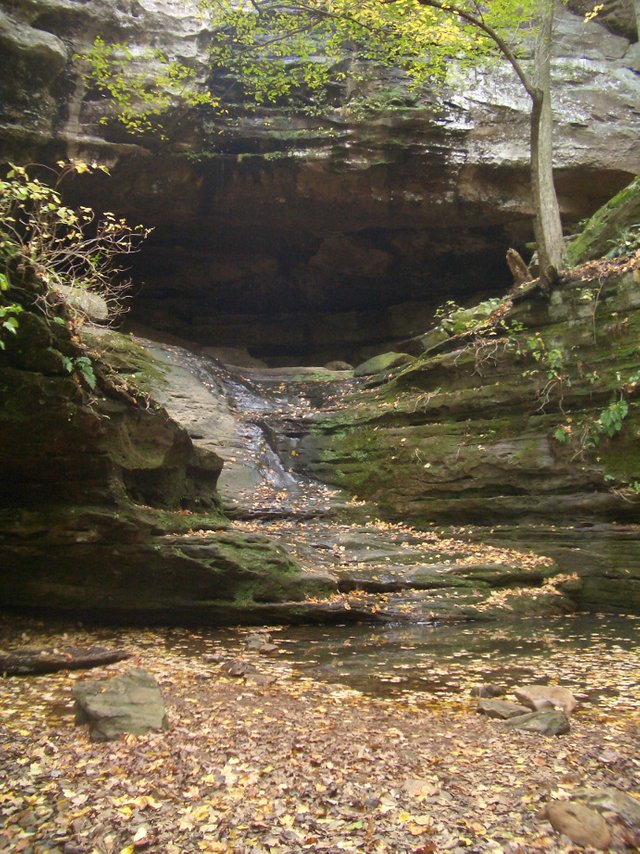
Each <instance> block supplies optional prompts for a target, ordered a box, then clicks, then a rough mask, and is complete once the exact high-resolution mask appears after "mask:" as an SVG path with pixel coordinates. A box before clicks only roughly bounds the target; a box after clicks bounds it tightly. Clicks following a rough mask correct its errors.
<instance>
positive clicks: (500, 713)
mask: <svg viewBox="0 0 640 854" xmlns="http://www.w3.org/2000/svg"><path fill="white" fill-rule="evenodd" d="M477 710H478V712H479V713H480V714H481V715H486V716H487V717H488V718H498V720H501V721H506V720H510V719H511V718H517V717H518V716H519V715H528V714H529V709H528V708H527V707H526V706H519V705H518V704H517V703H510V702H509V701H508V700H490V699H483V700H480V701H479V703H478V709H477Z"/></svg>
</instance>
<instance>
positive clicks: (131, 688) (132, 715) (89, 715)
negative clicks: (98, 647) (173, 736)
mask: <svg viewBox="0 0 640 854" xmlns="http://www.w3.org/2000/svg"><path fill="white" fill-rule="evenodd" d="M73 696H74V698H75V713H76V724H77V725H80V724H86V723H88V724H89V732H90V735H91V738H92V739H93V740H94V741H111V740H112V739H115V738H118V737H119V736H120V735H121V734H122V733H133V735H143V734H144V733H145V732H148V731H149V730H153V729H167V728H168V725H169V724H168V721H167V716H166V713H165V708H164V701H163V699H162V694H161V693H160V688H159V687H158V683H157V682H156V681H155V679H154V678H153V676H152V675H151V674H150V673H149V672H148V671H146V670H143V669H142V668H140V667H135V668H133V669H131V670H128V671H127V672H126V673H123V674H122V675H121V676H114V677H113V678H112V679H95V680H89V679H86V680H81V681H79V682H76V684H75V685H74V686H73Z"/></svg>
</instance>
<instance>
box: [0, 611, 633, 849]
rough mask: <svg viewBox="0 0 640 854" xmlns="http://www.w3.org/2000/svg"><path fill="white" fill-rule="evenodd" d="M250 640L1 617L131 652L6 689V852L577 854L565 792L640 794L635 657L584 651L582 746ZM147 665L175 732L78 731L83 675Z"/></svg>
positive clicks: (0, 631) (13, 681) (461, 701)
mask: <svg viewBox="0 0 640 854" xmlns="http://www.w3.org/2000/svg"><path fill="white" fill-rule="evenodd" d="M249 634H250V631H249V630H237V631H227V632H224V633H216V634H213V635H207V634H203V633H199V632H197V631H189V630H166V629H164V630H141V629H140V630H126V631H113V630H109V631H107V630H99V631H98V630H92V631H88V630H84V629H81V628H80V629H73V630H71V629H66V630H63V629H57V630H55V631H54V630H53V629H48V628H46V627H44V626H41V625H37V624H35V623H33V622H27V621H20V622H18V621H16V620H15V619H10V620H9V619H7V620H5V622H4V623H3V624H1V625H0V636H1V644H0V645H2V646H9V645H10V644H11V643H13V644H14V646H24V645H26V644H32V645H35V646H42V647H47V648H55V647H56V645H58V646H59V645H62V644H74V645H77V646H83V645H84V646H90V645H92V644H93V643H96V642H98V643H101V644H105V643H111V644H113V645H120V646H124V647H126V648H127V649H128V650H129V651H130V652H131V653H132V655H133V657H132V659H130V660H129V661H123V662H119V663H117V664H113V665H109V666H108V667H104V668H101V669H100V670H93V671H90V672H87V673H84V674H83V673H57V674H52V675H46V676H38V677H8V678H4V679H2V680H0V699H1V705H0V715H1V723H2V730H1V738H2V742H3V743H2V756H1V759H0V815H1V817H2V827H1V830H0V850H2V851H11V852H34V854H35V852H65V854H74V852H76V854H80V852H100V854H103V852H118V854H120V852H126V854H132V852H135V851H147V852H154V854H155V852H166V854H183V852H184V854H188V852H234V854H236V852H237V854H249V853H250V852H273V854H276V852H277V854H280V853H282V854H284V852H302V851H312V852H313V851H322V852H340V851H362V852H413V853H414V854H428V852H439V851H453V852H468V854H472V852H478V854H485V852H507V853H508V854H535V852H546V851H552V852H571V851H578V850H585V849H579V848H577V847H576V846H572V845H571V844H570V843H569V841H568V840H567V839H566V838H564V837H559V836H558V835H557V834H556V833H555V832H554V831H553V829H552V827H551V825H550V824H549V823H548V822H547V821H546V819H545V818H544V817H542V815H541V809H542V808H543V807H544V804H545V803H546V802H547V801H548V800H549V798H550V797H552V796H553V797H555V798H567V797H570V796H571V794H572V792H574V791H575V790H576V789H579V788H581V787H583V786H585V785H589V786H596V787H600V786H613V787H615V788H617V789H619V790H621V791H625V792H628V793H630V794H632V795H633V794H634V793H635V794H636V796H637V795H638V784H639V781H638V774H639V772H640V760H639V759H638V750H637V746H638V712H637V709H638V703H639V701H640V700H639V698H638V684H637V677H638V657H637V655H635V656H634V655H633V654H632V653H630V652H629V649H628V648H623V647H622V646H620V647H616V646H615V645H613V646H609V647H608V648H607V649H604V648H602V649H601V651H600V653H598V654H595V653H594V654H592V655H590V656H587V657H586V659H585V662H584V665H585V667H584V668H583V670H584V672H585V673H587V675H588V676H589V679H590V680H591V682H592V684H593V685H596V686H599V687H600V688H601V689H602V690H601V693H600V696H599V699H598V702H597V703H593V704H585V705H584V707H583V708H582V709H581V710H579V711H578V712H577V713H576V714H575V715H574V716H573V717H572V729H571V732H570V733H569V734H568V735H566V736H563V737H556V738H543V737H540V736H534V735H531V734H527V733H518V732H513V731H510V732H507V731H505V730H503V729H502V728H501V725H500V724H499V723H498V722H495V721H490V720H488V719H485V718H482V717H480V716H478V715H477V714H476V713H475V701H474V700H472V699H471V698H470V696H469V694H468V692H467V691H466V690H465V691H459V692H457V693H456V692H452V693H451V694H445V695H438V697H437V698H436V697H434V696H429V695H426V694H416V693H407V694H406V695H400V696H397V697H392V698H386V699H385V698H379V697H373V696H371V695H368V694H364V693H360V692H358V691H355V690H352V689H349V688H347V687H345V686H341V685H336V684H333V685H331V684H327V683H325V682H322V681H319V680H317V679H316V678H314V677H309V676H306V675H304V676H303V675H301V674H300V672H299V671H297V670H295V669H293V668H292V667H291V666H290V665H289V664H287V663H286V662H285V661H284V658H283V656H282V655H279V654H278V652H277V651H276V652H275V653H271V654H270V655H265V654H262V653H261V652H259V651H258V650H257V649H252V648H251V647H250V646H247V645H246V644H245V640H246V639H247V636H248V635H249ZM276 646H278V644H277V637H276ZM230 660H232V661H233V664H234V667H232V668H229V661H230ZM134 665H137V666H142V667H145V668H147V669H148V670H149V671H150V672H151V673H152V674H153V675H154V676H155V677H156V679H157V680H158V682H159V683H160V686H161V688H162V692H163V695H164V698H165V702H166V705H167V713H168V716H169V721H170V728H169V730H168V731H167V732H159V733H150V734H147V735H145V736H141V737H137V738H136V737H133V736H125V737H122V738H121V739H120V740H119V741H115V742H109V743H95V742H91V741H90V740H89V737H88V734H87V732H86V729H85V728H84V727H82V728H76V727H75V726H74V724H73V716H72V708H71V706H72V703H71V688H72V685H73V682H74V681H75V680H76V679H79V678H99V677H103V676H108V675H110V674H116V673H121V672H124V671H125V670H126V669H127V668H128V667H130V666H134ZM571 666H572V665H571V662H570V661H569V660H567V665H566V672H567V674H568V673H570V672H572V670H571ZM558 667H559V668H560V671H561V669H562V668H561V665H558ZM230 669H231V670H234V671H235V672H240V673H242V674H243V675H240V676H231V675H229V670H230ZM556 672H557V675H558V677H559V681H563V680H562V675H563V674H562V672H558V671H557V670H556ZM564 684H568V687H574V686H573V685H572V683H571V681H570V680H569V682H568V683H567V680H564ZM606 686H611V687H612V688H613V687H616V688H619V689H620V690H611V691H609V692H607V691H606V690H605V688H606ZM609 820H610V823H611V827H612V831H613V839H614V847H613V849H612V850H614V851H632V850H637V847H636V846H637V843H638V837H637V836H634V832H633V831H632V830H631V829H630V828H628V827H625V826H624V825H623V824H622V823H621V822H620V821H616V820H614V819H613V818H612V817H610V818H609Z"/></svg>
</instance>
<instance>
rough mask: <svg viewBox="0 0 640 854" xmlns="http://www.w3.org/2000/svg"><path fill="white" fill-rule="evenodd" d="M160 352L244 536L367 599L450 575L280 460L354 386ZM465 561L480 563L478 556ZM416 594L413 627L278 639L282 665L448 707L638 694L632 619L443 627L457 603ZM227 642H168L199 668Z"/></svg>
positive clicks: (239, 640) (407, 536)
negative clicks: (506, 694)
mask: <svg viewBox="0 0 640 854" xmlns="http://www.w3.org/2000/svg"><path fill="white" fill-rule="evenodd" d="M145 344H147V346H148V345H149V342H145ZM152 346H153V347H154V349H155V351H156V354H157V355H159V356H160V357H161V358H162V359H163V360H164V361H165V362H166V364H167V365H168V366H169V367H170V369H171V371H173V372H176V376H175V377H174V378H173V380H174V381H173V382H171V383H170V384H169V386H168V388H169V389H171V388H174V387H175V388H179V389H181V392H180V394H179V395H178V396H172V394H171V393H170V391H169V392H167V394H166V396H165V399H164V401H163V402H164V403H165V405H167V407H168V409H169V411H170V412H172V414H174V416H175V417H176V418H177V420H179V421H181V422H182V423H184V424H185V426H186V427H187V429H188V430H189V432H190V433H191V435H192V438H193V440H194V442H196V443H198V442H200V443H204V444H205V445H206V446H207V447H211V448H213V449H215V450H216V451H217V452H218V453H220V455H221V456H222V457H223V458H224V459H225V460H226V463H225V469H224V471H223V476H222V479H221V484H220V486H221V492H222V495H223V498H224V500H225V503H226V505H227V507H228V509H230V510H231V512H232V514H233V515H234V516H235V517H236V518H238V519H239V521H238V522H237V523H236V524H239V525H240V526H242V525H243V524H245V525H247V524H249V525H250V526H251V528H252V529H256V528H257V530H258V531H263V532H264V533H266V534H267V535H268V536H270V537H274V538H276V539H278V541H279V542H281V543H282V544H283V545H284V546H285V547H286V548H287V549H288V550H289V551H290V552H291V553H292V554H293V555H294V556H295V557H296V558H297V559H298V561H299V562H300V563H301V564H302V565H303V567H305V566H306V567H307V568H310V569H312V570H314V571H317V570H321V571H330V572H332V573H334V574H335V573H337V574H338V575H341V574H342V577H344V578H346V579H347V580H348V581H349V583H357V584H360V583H362V584H364V585H365V587H366V585H367V584H369V585H370V586H371V587H372V588H373V587H375V585H376V584H378V586H379V587H380V589H387V590H389V591H392V590H393V589H394V585H397V582H398V581H399V580H402V578H405V577H406V574H407V572H411V571H412V570H415V568H416V567H420V568H422V569H423V568H424V566H425V565H428V566H429V565H431V566H433V565H434V564H435V565H436V566H438V567H440V566H441V565H442V562H443V561H444V563H445V565H446V563H447V561H448V559H449V557H448V554H447V551H446V549H444V550H442V549H440V544H439V543H436V544H435V545H433V547H432V545H430V543H429V541H428V536H427V535H425V534H422V533H420V532H418V531H414V530H413V529H409V528H406V527H403V526H392V525H386V524H382V525H376V524H375V523H372V522H371V521H370V519H371V518H373V517H374V514H375V508H364V509H362V508H361V507H359V508H354V507H353V506H352V505H350V504H349V500H348V499H349V496H347V495H344V494H341V493H340V492H339V491H337V490H335V489H330V488H329V487H327V486H326V485H325V484H322V483H319V482H317V481H314V480H312V479H311V478H308V477H305V476H303V475H300V474H298V473H294V472H293V471H291V468H290V465H289V464H288V462H287V460H286V459H283V456H282V455H281V449H282V447H290V444H289V445H287V442H286V441H284V440H283V435H282V430H283V425H286V424H290V423H292V421H295V420H296V419H300V418H301V417H308V416H309V414H310V413H311V412H313V410H314V409H316V410H317V409H322V408H324V409H325V410H326V409H331V408H332V407H335V406H337V405H339V403H340V400H341V399H342V396H343V395H344V394H347V393H348V392H349V391H350V390H352V388H353V385H354V381H353V380H351V379H349V380H345V379H344V378H341V377H340V376H336V377H335V378H334V379H331V378H329V379H327V377H326V376H324V377H323V378H322V379H319V378H318V377H317V372H316V374H315V375H314V372H313V370H312V369H257V370H256V369H236V368H229V367H227V366H225V365H222V364H221V363H220V362H218V361H216V360H214V359H210V358H207V357H205V356H201V355H195V354H193V353H190V352H188V351H185V350H182V349H180V348H177V347H167V346H158V345H152ZM185 400H186V401H188V405H186V406H185V404H184V401H185ZM279 431H280V433H279ZM293 441H294V442H295V439H294V440H293ZM294 446H295V445H294ZM278 449H280V453H279V452H278ZM367 511H370V512H367ZM243 520H244V522H243ZM469 548H471V547H469ZM458 557H459V555H458ZM462 557H463V559H464V560H466V561H469V560H471V559H473V551H472V550H471V551H470V552H469V553H467V554H464V555H463V556H462ZM445 568H446V566H445ZM438 571H441V570H438ZM354 579H355V582H354ZM397 586H398V585H397ZM399 586H400V587H402V584H399ZM397 595H398V596H399V597H400V598H401V600H402V602H404V603H405V604H404V605H402V606H400V607H401V608H405V609H407V608H409V606H408V605H406V602H408V601H409V600H410V596H409V591H407V590H406V589H405V590H404V592H400V593H399V594H397ZM411 595H412V596H413V597H414V600H415V601H412V602H411V608H412V609H413V610H412V611H411V618H412V621H410V622H404V621H403V622H394V621H393V620H391V621H389V622H387V623H386V624H382V625H375V624H366V623H365V624H358V623H353V622H350V623H349V624H345V625H340V624H338V625H332V626H318V625H313V626H301V627H293V628H279V629H275V630H272V633H273V635H274V640H275V641H276V644H277V653H276V656H275V657H276V659H277V661H278V662H280V663H287V664H288V665H289V666H290V667H291V668H293V669H294V670H295V671H296V672H300V673H308V674H313V675H314V676H316V677H320V678H323V679H327V680H330V681H334V682H339V683H342V684H346V685H348V686H349V687H351V688H357V689H359V690H363V691H366V692H370V693H373V694H378V695H387V696H389V695H394V694H398V693H406V692H411V693H419V694H425V693H426V694H430V695H436V696H444V695H450V694H456V693H459V692H460V691H463V690H466V689H468V688H469V687H470V686H471V685H473V684H476V683H483V682H497V683H500V684H505V685H507V686H508V685H513V684H517V683H518V682H529V683H530V682H548V681H550V680H551V681H556V680H560V681H563V682H564V683H567V682H568V683H569V684H570V685H571V686H572V688H573V689H574V690H576V691H578V692H579V693H581V694H582V695H583V698H584V700H585V701H587V702H588V700H589V699H590V698H595V697H597V696H602V695H603V693H608V694H610V695H611V697H612V699H613V701H614V702H615V697H617V696H620V697H624V696H626V695H628V694H629V692H630V691H631V692H636V691H637V690H638V684H637V679H638V658H637V655H638V639H639V633H638V629H639V627H640V620H639V619H637V618H634V617H632V616H627V617H623V616H611V615H609V616H605V615H595V614H590V615H589V614H579V615H570V616H564V617H561V618H554V619H548V618H545V619H541V618H538V619H528V620H508V619H504V620H501V621H500V622H499V623H498V624H496V623H495V622H488V623H487V622H480V623H477V622H476V623H471V624H470V623H467V624H465V623H459V622H457V623H454V624H453V625H448V624H446V622H445V623H443V622H441V621H439V620H437V619H435V620H434V619H431V618H430V614H431V613H432V610H433V608H434V607H440V608H441V610H442V602H443V601H444V600H445V599H446V598H447V596H449V597H451V596H452V595H453V594H451V592H450V591H444V593H442V591H438V592H437V593H436V594H434V593H433V591H431V592H430V594H429V597H428V598H427V599H425V598H421V597H420V596H418V595H417V594H416V593H415V591H412V593H411ZM391 596H393V594H391ZM438 597H440V598H438ZM388 598H389V597H388ZM434 603H435V604H434ZM421 615H422V616H421ZM223 636H224V638H225V639H226V640H225V643H226V644H227V645H229V648H230V650H231V651H233V648H234V646H237V645H242V644H243V638H244V635H243V632H242V630H241V631H240V632H227V633H223ZM220 637H221V635H219V634H218V633H216V632H209V631H203V632H201V633H195V634H194V633H184V632H183V633H178V634H175V633H174V634H171V633H169V634H168V636H167V643H169V644H174V643H175V644H177V645H178V646H180V647H182V648H183V649H184V651H185V653H186V654H188V655H199V654H201V653H202V652H203V651H206V649H207V646H208V643H209V641H213V640H214V639H216V642H217V641H219V639H220ZM172 638H173V640H172ZM607 661H609V662H610V664H611V672H610V673H609V675H610V676H611V677H612V678H611V679H607V669H606V662H607ZM634 668H635V669H634Z"/></svg>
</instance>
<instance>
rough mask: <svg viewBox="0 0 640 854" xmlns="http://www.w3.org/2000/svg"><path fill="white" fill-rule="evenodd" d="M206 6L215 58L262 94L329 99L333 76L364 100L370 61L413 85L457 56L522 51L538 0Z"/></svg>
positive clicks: (214, 0) (337, 0) (332, 0)
mask: <svg viewBox="0 0 640 854" xmlns="http://www.w3.org/2000/svg"><path fill="white" fill-rule="evenodd" d="M200 7H201V9H202V11H203V12H204V13H206V14H208V15H210V17H211V19H212V23H213V27H214V39H213V44H212V61H213V63H214V65H216V66H218V67H220V68H222V69H225V70H226V71H227V72H228V74H229V76H230V77H231V78H232V79H234V80H235V81H236V82H237V83H238V84H239V85H240V86H241V87H242V90H243V91H244V93H245V94H246V96H247V97H248V98H250V99H251V101H252V102H253V103H254V104H258V105H261V104H265V103H283V102H291V101H296V100H298V101H302V102H303V103H310V104H316V105H317V104H319V103H329V102H330V100H331V97H332V94H334V93H335V91H336V90H335V84H336V83H345V85H346V90H347V97H348V99H352V101H353V104H354V106H360V107H362V105H363V103H365V104H366V101H367V93H366V89H367V88H368V84H369V82H370V81H369V80H368V81H366V82H365V86H364V89H365V91H364V93H363V88H362V86H361V84H362V80H361V76H362V75H363V73H364V74H365V75H367V74H370V73H371V72H370V69H371V67H372V66H373V67H375V66H378V67H380V66H389V67H394V68H397V69H401V70H402V71H404V72H405V74H406V82H407V91H408V92H409V93H410V92H411V91H415V90H417V89H419V88H420V87H421V86H422V85H423V84H424V83H425V82H427V81H429V82H430V83H433V82H434V81H435V82H438V81H443V80H444V79H445V78H446V76H447V74H448V73H450V72H451V71H452V70H453V65H454V64H453V63H452V61H451V60H452V59H455V69H456V70H457V71H459V70H461V69H462V70H464V68H465V66H470V65H477V64H478V63H479V62H485V61H487V60H488V59H489V58H491V57H494V56H496V55H499V54H501V55H502V56H506V57H507V58H508V59H509V61H517V60H516V57H517V55H518V53H519V52H520V51H521V49H522V47H523V46H524V41H525V39H526V38H527V36H530V35H531V34H532V33H533V29H532V28H531V27H530V26H529V27H527V24H529V25H530V24H531V22H532V21H535V20H536V16H537V14H538V12H539V7H540V0H521V2H516V0H497V2H492V3H488V4H484V6H483V7H482V8H481V7H480V5H479V4H478V3H477V2H475V0H459V2H457V3H456V4H451V3H449V2H417V0H396V2H393V3H381V2H379V0H306V2H305V0H291V2H285V3H282V2H280V0H245V2H237V0H201V2H200ZM374 73H375V72H374ZM363 99H364V100H363ZM396 103H398V102H396ZM370 104H371V105H372V106H373V105H374V104H375V95H374V97H373V99H372V100H371V102H370ZM401 104H402V101H400V105H401ZM381 106H382V108H386V107H387V106H388V104H387V103H383V104H381Z"/></svg>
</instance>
